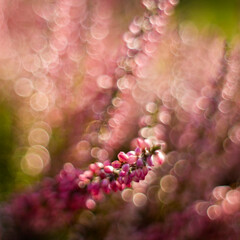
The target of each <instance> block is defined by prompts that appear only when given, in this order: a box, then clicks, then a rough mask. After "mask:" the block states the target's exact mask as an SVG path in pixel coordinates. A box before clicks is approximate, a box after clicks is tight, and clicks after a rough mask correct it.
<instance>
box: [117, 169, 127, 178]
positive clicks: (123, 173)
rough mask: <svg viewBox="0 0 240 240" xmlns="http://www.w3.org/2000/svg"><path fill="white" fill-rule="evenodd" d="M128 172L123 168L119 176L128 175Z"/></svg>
mask: <svg viewBox="0 0 240 240" xmlns="http://www.w3.org/2000/svg"><path fill="white" fill-rule="evenodd" d="M126 174H127V172H125V171H123V170H122V171H121V172H120V173H119V176H120V177H124V176H126Z"/></svg>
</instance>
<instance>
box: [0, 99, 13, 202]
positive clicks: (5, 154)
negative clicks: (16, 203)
mask: <svg viewBox="0 0 240 240" xmlns="http://www.w3.org/2000/svg"><path fill="white" fill-rule="evenodd" d="M12 123H13V119H12V111H11V108H10V107H9V106H8V104H3V103H1V104H0V199H1V200H3V199H4V198H5V197H6V195H7V194H8V193H9V192H11V189H12V185H13V182H14V180H15V179H14V178H15V176H14V171H15V169H14V164H13V162H12V161H11V156H12V154H13V151H14V148H15V141H14V135H13V126H12Z"/></svg>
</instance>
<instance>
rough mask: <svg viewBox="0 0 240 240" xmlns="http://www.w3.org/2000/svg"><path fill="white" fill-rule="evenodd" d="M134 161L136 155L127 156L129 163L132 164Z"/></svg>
mask: <svg viewBox="0 0 240 240" xmlns="http://www.w3.org/2000/svg"><path fill="white" fill-rule="evenodd" d="M136 161H137V156H135V155H131V156H129V158H128V163H129V164H134V163H136Z"/></svg>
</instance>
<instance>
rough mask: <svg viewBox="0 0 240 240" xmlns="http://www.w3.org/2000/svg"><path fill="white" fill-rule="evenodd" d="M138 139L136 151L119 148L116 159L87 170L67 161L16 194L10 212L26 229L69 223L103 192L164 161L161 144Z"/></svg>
mask: <svg viewBox="0 0 240 240" xmlns="http://www.w3.org/2000/svg"><path fill="white" fill-rule="evenodd" d="M137 143H138V144H137V145H138V146H137V148H136V149H135V151H130V152H128V153H124V152H120V153H119V154H118V160H115V161H113V162H110V161H109V160H108V161H105V162H103V163H102V162H96V163H92V164H90V166H89V168H88V170H85V171H81V170H79V169H76V168H75V167H73V165H72V164H70V163H67V164H65V165H64V169H63V170H62V171H61V172H60V174H58V175H57V176H56V178H55V179H52V180H46V181H43V182H42V184H41V185H40V186H38V188H37V189H36V190H35V191H29V192H28V193H26V194H22V195H20V196H17V197H16V198H15V199H14V200H13V201H12V203H11V204H10V205H8V206H7V211H8V213H9V215H10V216H11V217H12V219H13V221H14V222H15V224H16V225H17V226H18V228H20V229H22V230H24V231H29V229H31V231H33V232H42V231H48V229H54V228H55V229H56V228H59V227H60V226H63V225H66V224H67V223H70V222H71V221H72V219H73V217H74V216H75V213H77V212H78V210H81V209H86V208H87V209H93V208H94V207H95V204H96V203H95V201H97V200H100V199H101V197H102V196H103V194H104V193H107V194H108V193H110V192H112V191H114V192H116V191H117V190H120V191H121V190H123V189H125V188H127V187H130V186H131V182H133V181H134V182H139V181H140V180H144V179H145V176H146V175H147V173H148V171H149V170H151V169H152V167H153V166H154V165H156V164H162V163H163V161H164V154H163V153H162V152H161V151H160V146H155V145H150V143H149V142H148V140H143V139H138V140H137ZM23 220H24V225H23V224H22V223H23Z"/></svg>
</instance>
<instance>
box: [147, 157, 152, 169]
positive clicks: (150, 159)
mask: <svg viewBox="0 0 240 240" xmlns="http://www.w3.org/2000/svg"><path fill="white" fill-rule="evenodd" d="M147 164H148V166H150V167H152V166H153V160H152V156H148V157H147Z"/></svg>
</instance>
